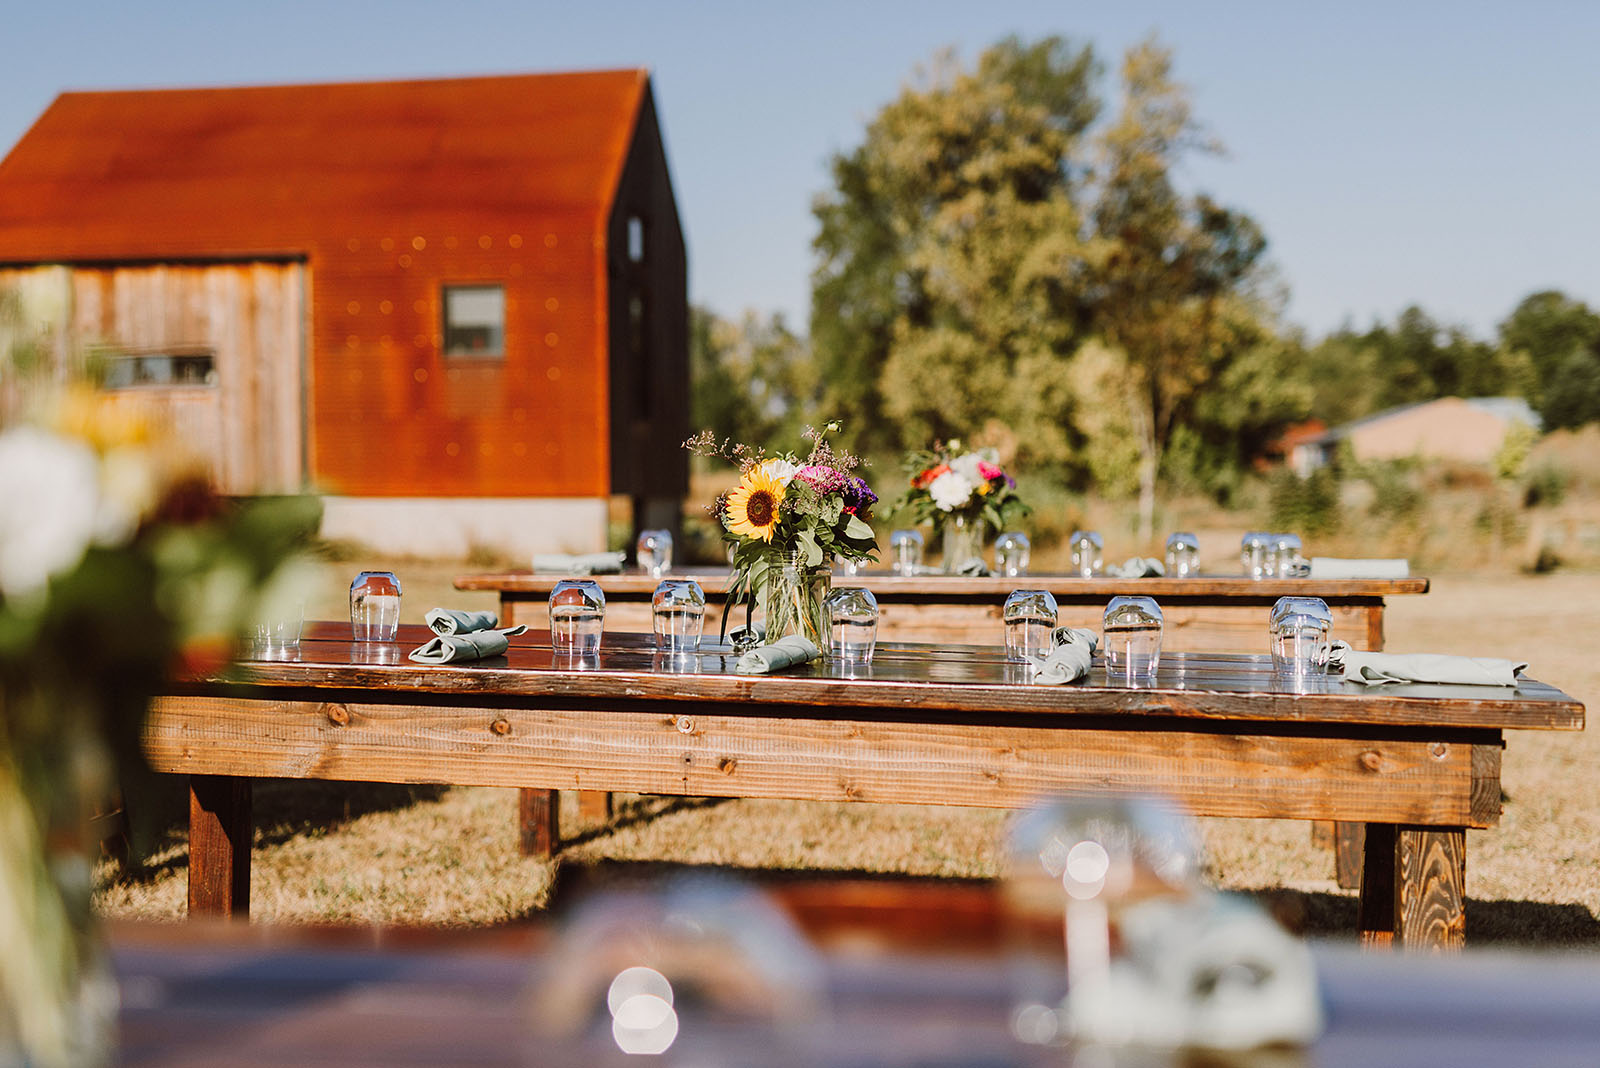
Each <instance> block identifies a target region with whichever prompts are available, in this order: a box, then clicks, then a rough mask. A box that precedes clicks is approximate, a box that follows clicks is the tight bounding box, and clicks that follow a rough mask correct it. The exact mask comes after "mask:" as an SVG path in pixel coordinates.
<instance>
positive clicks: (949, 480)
mask: <svg viewBox="0 0 1600 1068" xmlns="http://www.w3.org/2000/svg"><path fill="white" fill-rule="evenodd" d="M977 488H978V480H977V479H976V478H968V477H967V476H966V475H964V474H961V473H960V472H959V471H957V470H956V469H955V464H954V463H952V464H951V465H950V470H948V471H946V472H945V473H944V474H942V475H940V476H939V477H938V478H936V479H934V480H933V481H932V482H930V483H929V484H928V495H929V496H931V497H932V498H933V503H934V504H936V505H938V506H939V509H940V511H944V512H953V511H955V510H956V509H957V508H960V507H961V506H962V505H964V504H966V503H967V501H969V500H971V499H972V493H973V491H974V490H976V489H977Z"/></svg>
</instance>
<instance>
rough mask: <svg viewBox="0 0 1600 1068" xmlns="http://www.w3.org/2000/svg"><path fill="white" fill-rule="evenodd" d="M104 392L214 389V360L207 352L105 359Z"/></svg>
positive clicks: (156, 353)
mask: <svg viewBox="0 0 1600 1068" xmlns="http://www.w3.org/2000/svg"><path fill="white" fill-rule="evenodd" d="M103 382H104V385H105V388H106V389H138V388H141V387H146V386H157V387H159V386H214V385H216V384H217V361H216V356H215V355H214V354H213V353H210V352H192V351H191V352H137V353H118V354H116V355H112V356H108V357H106V362H105V378H104V380H103Z"/></svg>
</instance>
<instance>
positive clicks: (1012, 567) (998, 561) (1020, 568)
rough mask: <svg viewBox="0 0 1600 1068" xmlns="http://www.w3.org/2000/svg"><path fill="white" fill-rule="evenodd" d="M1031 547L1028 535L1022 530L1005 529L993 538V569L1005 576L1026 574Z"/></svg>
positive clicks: (1013, 576)
mask: <svg viewBox="0 0 1600 1068" xmlns="http://www.w3.org/2000/svg"><path fill="white" fill-rule="evenodd" d="M1032 548H1033V547H1032V545H1031V543H1030V542H1029V541H1028V536H1027V535H1026V534H1024V533H1022V531H1020V530H1008V531H1006V532H1005V533H1003V534H1001V535H1000V536H999V537H998V538H996V539H994V569H995V570H996V571H998V572H1000V574H1002V575H1004V576H1005V577H1006V578H1017V577H1018V576H1020V575H1026V574H1027V573H1028V558H1029V557H1030V556H1031V555H1032Z"/></svg>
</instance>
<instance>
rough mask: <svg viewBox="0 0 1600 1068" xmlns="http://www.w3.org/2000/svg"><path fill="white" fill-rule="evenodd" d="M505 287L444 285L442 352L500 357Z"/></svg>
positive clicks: (504, 311)
mask: <svg viewBox="0 0 1600 1068" xmlns="http://www.w3.org/2000/svg"><path fill="white" fill-rule="evenodd" d="M505 350H506V289H505V286H445V287H444V354H445V355H446V356H504V355H505Z"/></svg>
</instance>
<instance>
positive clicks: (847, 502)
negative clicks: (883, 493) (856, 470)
mask: <svg viewBox="0 0 1600 1068" xmlns="http://www.w3.org/2000/svg"><path fill="white" fill-rule="evenodd" d="M877 503H878V495H877V494H876V493H873V492H872V487H871V486H869V485H867V480H866V479H864V478H856V477H854V476H852V477H850V478H847V479H845V485H844V510H845V511H847V512H850V513H852V514H855V513H858V512H865V511H866V510H867V509H868V508H871V507H872V506H873V505H874V504H877Z"/></svg>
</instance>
